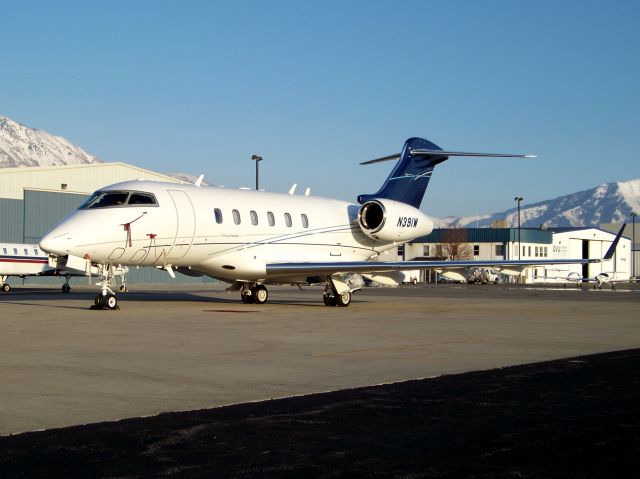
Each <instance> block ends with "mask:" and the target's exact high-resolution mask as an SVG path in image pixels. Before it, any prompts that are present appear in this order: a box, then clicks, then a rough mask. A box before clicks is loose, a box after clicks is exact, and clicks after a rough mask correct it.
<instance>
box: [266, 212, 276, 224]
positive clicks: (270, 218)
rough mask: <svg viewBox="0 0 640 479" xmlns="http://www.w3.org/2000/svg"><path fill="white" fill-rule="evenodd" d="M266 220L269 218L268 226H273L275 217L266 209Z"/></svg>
mask: <svg viewBox="0 0 640 479" xmlns="http://www.w3.org/2000/svg"><path fill="white" fill-rule="evenodd" d="M267 220H269V226H275V224H276V217H275V216H273V213H272V212H271V211H267Z"/></svg>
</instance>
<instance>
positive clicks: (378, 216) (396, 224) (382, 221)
mask: <svg viewBox="0 0 640 479" xmlns="http://www.w3.org/2000/svg"><path fill="white" fill-rule="evenodd" d="M358 223H359V224H360V228H361V229H362V231H363V232H364V234H366V235H367V236H368V237H369V238H372V239H374V240H376V241H381V242H385V243H389V242H394V241H396V242H399V243H401V242H405V241H411V240H412V239H415V238H418V237H420V236H426V235H428V234H429V233H431V232H432V231H433V221H431V220H430V219H429V217H428V216H427V215H425V214H423V213H422V212H421V211H420V210H419V209H417V208H414V207H413V206H411V205H408V204H406V203H401V202H399V201H394V200H388V199H385V198H380V199H375V200H369V201H367V202H366V203H365V204H363V205H362V206H361V207H360V211H358Z"/></svg>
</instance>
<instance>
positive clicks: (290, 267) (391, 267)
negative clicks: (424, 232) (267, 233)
mask: <svg viewBox="0 0 640 479" xmlns="http://www.w3.org/2000/svg"><path fill="white" fill-rule="evenodd" d="M601 261H602V260H600V259H555V260H553V259H551V260H538V261H533V260H531V261H527V260H503V261H500V260H489V261H455V260H454V261H388V262H383V261H344V262H338V261H335V262H327V263H318V262H316V263H273V264H267V275H268V276H271V277H273V276H301V275H304V276H318V275H330V274H336V273H387V272H390V271H402V270H409V269H458V268H495V269H498V270H500V269H503V268H525V267H527V266H545V265H558V264H585V263H599V262H601Z"/></svg>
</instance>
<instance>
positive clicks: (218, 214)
mask: <svg viewBox="0 0 640 479" xmlns="http://www.w3.org/2000/svg"><path fill="white" fill-rule="evenodd" d="M213 214H214V215H215V217H216V223H218V224H221V223H222V211H220V208H216V209H215V210H213Z"/></svg>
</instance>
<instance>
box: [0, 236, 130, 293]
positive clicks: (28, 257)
mask: <svg viewBox="0 0 640 479" xmlns="http://www.w3.org/2000/svg"><path fill="white" fill-rule="evenodd" d="M64 260H65V258H64V257H62V258H54V261H55V263H52V262H51V261H50V259H49V255H48V254H47V253H46V252H44V251H43V250H42V249H41V248H40V247H39V246H38V245H37V244H26V243H0V291H2V292H3V293H8V292H9V291H11V285H10V284H9V283H7V279H9V278H10V277H12V276H15V277H19V278H26V277H27V276H62V277H64V278H65V282H64V284H63V285H62V292H63V293H68V292H70V291H71V285H70V284H69V280H70V278H72V277H74V276H90V275H91V273H93V274H97V273H98V269H97V268H96V267H95V266H92V265H87V264H82V263H81V264H80V265H79V268H80V269H74V268H71V267H68V266H67V264H66V262H65V261H64ZM127 271H128V268H126V267H121V266H117V267H116V268H115V270H114V276H115V277H120V278H121V280H122V285H121V286H120V291H126V289H127V286H126V273H127Z"/></svg>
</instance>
